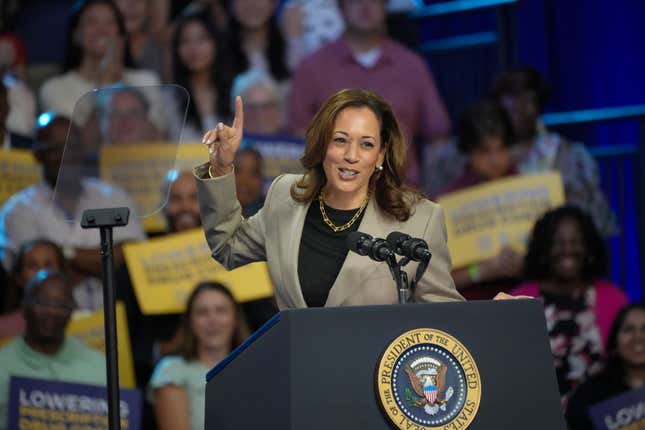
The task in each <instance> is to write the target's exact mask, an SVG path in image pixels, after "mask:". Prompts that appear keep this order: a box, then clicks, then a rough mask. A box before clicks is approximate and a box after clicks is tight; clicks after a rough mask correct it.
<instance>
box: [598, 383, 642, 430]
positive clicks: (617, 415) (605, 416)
mask: <svg viewBox="0 0 645 430" xmlns="http://www.w3.org/2000/svg"><path fill="white" fill-rule="evenodd" d="M589 414H590V415H591V419H592V421H593V425H594V428H595V429H596V430H640V429H645V387H643V388H640V389H638V390H630V391H628V392H626V393H624V394H621V395H619V396H616V397H612V398H611V399H609V400H605V401H604V402H601V403H598V404H596V405H593V406H592V407H590V408H589Z"/></svg>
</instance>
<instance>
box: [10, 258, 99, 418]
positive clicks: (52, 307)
mask: <svg viewBox="0 0 645 430" xmlns="http://www.w3.org/2000/svg"><path fill="white" fill-rule="evenodd" d="M22 306H23V307H22V309H23V313H24V316H25V321H26V329H25V334H24V335H23V336H22V337H19V338H18V339H16V340H14V341H12V342H11V343H9V344H7V345H6V346H4V347H3V348H2V349H0V369H2V371H1V372H0V430H4V429H5V428H6V427H5V426H6V422H7V404H8V396H9V382H10V379H11V377H12V376H24V377H28V378H38V379H47V380H51V381H63V382H78V383H83V384H93V385H105V382H106V374H105V359H104V357H103V356H102V355H101V354H100V353H98V352H96V351H94V350H92V349H90V348H88V347H86V346H85V345H83V343H82V342H81V341H80V340H77V339H74V338H72V337H69V336H66V335H65V329H66V327H67V324H68V323H69V321H70V317H71V315H72V311H73V310H74V308H75V307H76V304H75V303H74V297H73V296H72V286H71V284H70V282H69V280H68V279H67V277H66V276H65V275H63V274H61V273H58V272H48V271H45V270H41V271H39V272H38V273H37V274H36V276H35V277H34V279H33V280H32V281H31V282H30V283H29V285H27V287H26V289H25V293H24V298H23V305H22Z"/></svg>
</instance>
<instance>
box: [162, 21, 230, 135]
mask: <svg viewBox="0 0 645 430" xmlns="http://www.w3.org/2000/svg"><path fill="white" fill-rule="evenodd" d="M194 22H195V23H198V24H200V25H201V26H202V27H203V28H204V29H205V30H206V33H208V36H209V37H210V39H211V40H212V41H213V44H214V45H215V55H214V59H213V65H212V66H211V73H210V80H211V84H212V85H213V88H215V90H216V91H217V100H216V102H215V106H214V108H215V111H216V112H217V114H218V116H220V117H222V118H228V117H230V116H231V105H230V100H229V99H230V92H231V85H232V82H233V73H232V70H231V67H230V66H229V61H227V60H226V58H228V54H227V43H226V37H225V36H224V34H223V33H221V32H220V31H219V30H217V28H216V27H215V25H214V24H213V21H212V20H211V17H210V15H208V13H206V12H197V13H189V14H185V15H182V16H181V17H179V19H178V20H177V27H176V28H175V34H174V36H173V40H172V58H173V60H172V61H173V80H174V83H176V84H179V85H181V86H183V87H184V88H186V89H187V90H188V93H189V94H190V96H191V97H190V103H189V104H188V113H187V115H186V117H187V120H188V121H189V122H191V123H192V124H194V125H195V126H196V127H197V128H198V129H203V124H202V121H201V118H200V117H199V113H198V112H197V107H196V105H195V102H194V101H193V100H194V97H193V94H194V88H193V86H192V84H191V81H190V73H191V72H190V70H188V68H187V67H186V66H185V65H184V64H183V63H182V61H181V58H180V56H179V44H180V41H181V34H182V32H183V30H184V29H185V28H186V26H187V25H188V24H191V23H194Z"/></svg>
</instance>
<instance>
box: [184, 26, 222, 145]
mask: <svg viewBox="0 0 645 430" xmlns="http://www.w3.org/2000/svg"><path fill="white" fill-rule="evenodd" d="M172 54H173V55H172V56H173V82H174V83H176V84H178V85H181V86H183V87H185V88H186V89H187V90H188V93H189V94H190V99H191V100H190V104H189V105H188V114H187V116H186V125H185V127H184V132H183V134H182V140H183V141H188V142H190V141H199V140H201V137H202V135H203V132H204V130H207V129H209V128H211V127H215V125H217V123H218V122H219V121H224V120H226V118H228V116H229V115H230V105H229V93H230V86H231V82H232V72H231V71H230V70H231V69H230V67H229V62H230V61H231V60H230V59H229V58H228V57H227V54H226V44H225V42H224V38H223V35H222V34H221V33H219V32H218V31H217V30H216V28H215V27H214V25H213V23H212V22H211V19H210V16H209V15H206V14H203V13H202V14H197V15H186V16H183V17H181V18H180V19H179V21H178V22H177V27H176V29H175V37H174V39H173V43H172ZM179 114H180V115H181V116H183V114H184V112H179Z"/></svg>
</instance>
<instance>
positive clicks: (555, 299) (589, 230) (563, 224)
mask: <svg viewBox="0 0 645 430" xmlns="http://www.w3.org/2000/svg"><path fill="white" fill-rule="evenodd" d="M607 266H608V259H607V251H606V249H605V244H604V242H603V240H602V237H601V236H600V233H599V232H598V230H597V229H596V226H595V225H594V223H593V220H592V219H591V217H590V216H589V215H587V214H585V213H584V212H583V211H582V210H581V209H578V208H576V207H570V206H565V207H562V208H559V209H555V210H552V211H549V212H547V213H546V214H545V215H544V216H543V217H542V218H541V219H540V220H538V222H537V223H536V224H535V227H534V228H533V232H532V234H531V237H530V240H529V245H528V251H527V254H526V257H525V260H524V275H525V277H526V278H527V279H530V280H531V281H530V282H528V283H526V284H524V285H522V286H520V287H519V288H517V289H515V290H513V292H512V294H515V295H527V296H532V297H541V298H542V300H543V301H544V313H545V317H546V323H547V330H548V333H549V338H550V340H551V352H552V353H553V359H554V366H555V371H556V375H557V379H558V385H559V387H560V394H561V395H562V399H563V404H566V400H567V399H568V396H569V395H570V394H571V391H572V390H573V389H574V388H575V387H576V386H577V385H579V384H580V383H581V382H583V381H584V380H585V379H587V377H589V376H591V375H594V374H597V373H598V371H600V370H601V369H602V360H603V357H604V355H605V345H607V339H608V337H609V329H610V326H611V322H612V321H613V320H614V318H615V317H616V314H617V313H618V311H619V310H620V309H621V308H622V307H623V306H624V305H625V304H627V298H626V296H625V294H624V293H623V292H622V291H621V290H620V288H618V287H617V286H616V285H614V284H612V283H610V282H608V281H604V280H603V278H604V277H605V276H606V275H607Z"/></svg>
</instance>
